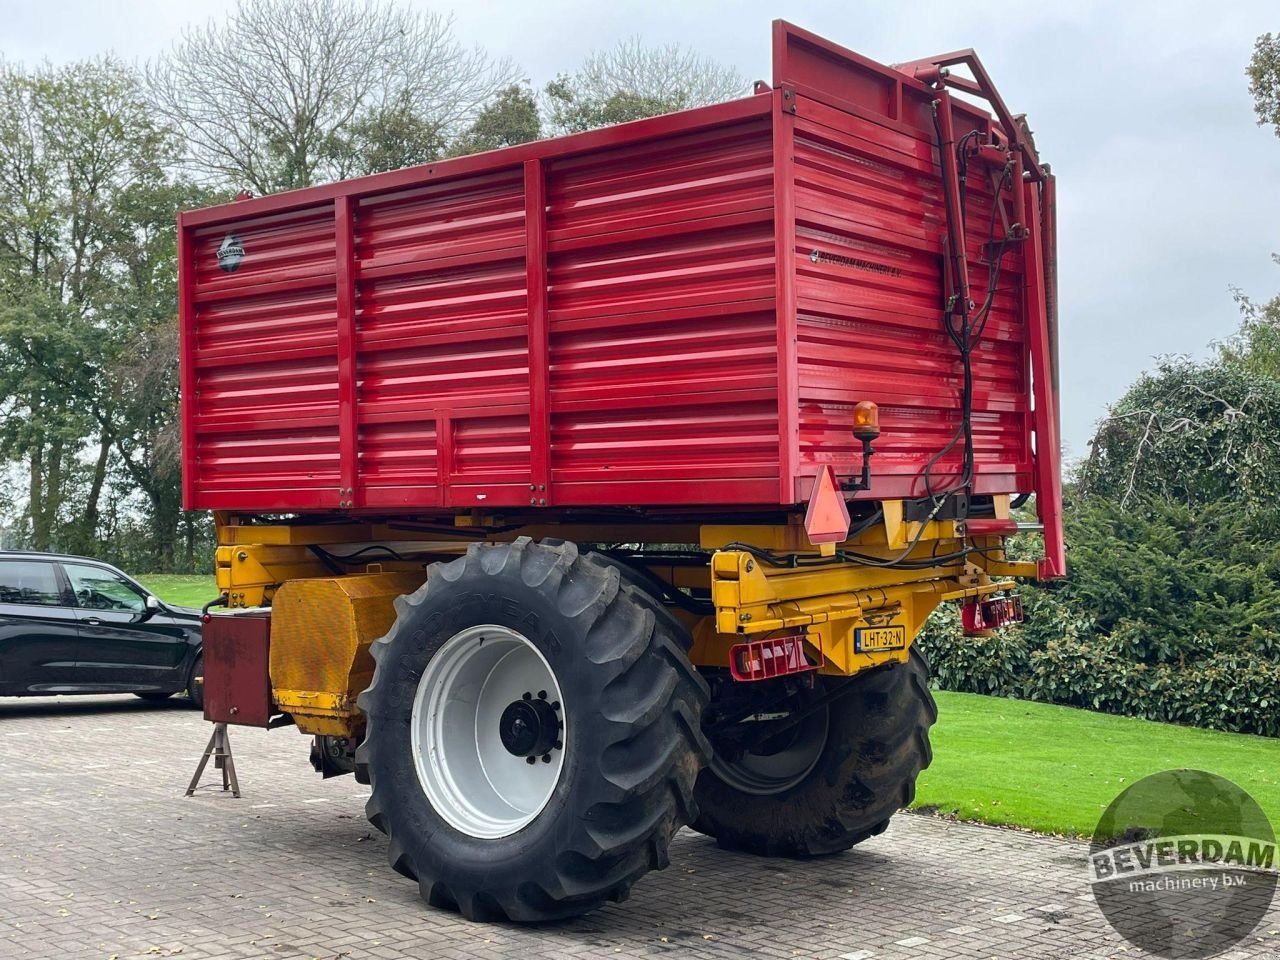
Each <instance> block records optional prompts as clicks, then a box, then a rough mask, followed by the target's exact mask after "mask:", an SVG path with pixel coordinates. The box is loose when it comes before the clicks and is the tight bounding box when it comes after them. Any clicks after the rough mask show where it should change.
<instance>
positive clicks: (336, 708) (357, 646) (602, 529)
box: [216, 497, 1036, 736]
mask: <svg viewBox="0 0 1280 960" xmlns="http://www.w3.org/2000/svg"><path fill="white" fill-rule="evenodd" d="M880 507H881V511H882V514H883V516H882V518H881V519H880V520H879V521H878V522H877V523H875V524H873V525H871V526H869V527H868V528H867V529H866V530H863V531H862V532H860V533H859V534H858V535H857V536H856V537H854V538H852V539H850V540H848V541H846V542H845V543H844V544H841V545H840V546H839V548H838V549H837V547H836V546H835V545H825V546H823V547H814V546H813V545H811V544H810V543H809V541H808V538H807V536H806V535H805V532H804V529H803V527H802V526H801V525H800V524H799V523H798V521H797V522H790V523H785V524H742V525H697V524H688V525H673V524H654V525H643V524H620V525H610V526H601V525H589V526H588V525H583V526H579V525H574V524H547V523H531V524H528V525H525V526H520V527H517V528H515V529H511V527H510V526H509V525H508V527H507V528H506V529H504V530H503V531H502V532H501V533H487V532H486V530H485V527H489V526H500V524H498V523H495V522H494V521H495V520H496V518H486V517H463V518H458V521H457V526H456V528H455V529H456V533H454V532H452V531H449V530H448V529H444V530H442V531H441V532H440V533H435V532H430V533H424V532H413V531H406V530H404V529H403V528H400V527H394V528H393V527H390V526H387V525H383V524H369V523H359V522H352V523H346V524H316V525H305V524H300V525H283V524H272V525H265V524H257V523H252V522H242V521H241V520H239V519H238V518H236V517H233V516H231V515H227V514H219V515H218V516H217V517H216V521H217V528H218V544H219V546H218V554H217V567H216V572H217V582H218V589H219V591H220V592H221V593H222V595H223V596H224V598H225V602H226V603H227V605H228V606H231V607H251V606H261V605H265V604H272V605H273V616H272V626H271V644H272V649H271V663H272V686H273V689H274V691H275V698H276V704H277V707H278V708H279V709H280V710H281V711H283V712H288V713H291V714H292V715H293V717H294V720H295V721H296V722H297V724H298V726H299V728H300V729H302V730H303V731H304V732H306V733H316V734H326V735H331V736H333V735H338V736H341V735H346V736H351V735H354V734H356V733H358V732H359V731H360V730H361V729H362V728H363V725H364V718H363V717H362V716H361V715H360V712H359V709H358V708H357V707H356V704H355V698H356V696H357V695H358V694H359V693H360V692H361V690H363V688H364V686H365V685H367V683H368V680H369V677H368V670H367V666H368V665H369V664H368V646H369V644H370V643H371V642H372V641H373V640H374V639H376V638H377V636H380V635H381V634H382V633H384V632H385V631H386V629H387V628H388V626H389V624H390V622H391V620H392V619H393V617H394V613H393V611H392V609H391V604H392V600H393V599H394V597H395V596H397V595H399V594H401V593H404V592H409V591H411V590H412V589H413V588H415V587H416V586H418V585H420V584H421V583H422V582H423V580H424V579H425V576H426V574H425V570H424V563H423V561H422V560H421V559H415V560H396V559H394V558H393V557H392V556H391V555H390V553H389V552H381V551H370V557H371V559H370V560H369V561H368V562H365V563H360V564H350V563H343V562H342V561H341V560H335V555H337V554H340V553H341V552H342V551H343V550H344V549H346V548H350V547H352V546H357V547H362V546H371V545H383V546H387V547H391V548H392V549H396V548H397V547H399V548H402V549H404V550H405V552H412V553H413V554H415V555H417V556H419V557H421V556H427V557H431V558H438V559H441V560H447V559H450V558H452V557H455V556H457V555H459V554H461V553H462V552H464V551H465V550H466V549H467V547H468V546H469V545H470V544H471V543H474V542H482V543H483V542H505V541H509V540H513V539H515V538H516V537H518V536H531V537H534V538H540V537H546V536H556V537H560V538H562V539H566V540H574V541H577V542H582V543H635V544H673V543H681V544H697V545H698V547H699V548H700V549H702V550H705V551H708V552H709V554H710V562H709V564H708V565H707V566H705V567H700V566H699V567H689V566H674V565H670V564H663V563H662V562H660V561H658V562H655V563H653V564H652V565H649V569H650V572H652V573H654V574H655V575H657V576H659V577H661V578H662V579H664V580H666V581H667V582H669V583H671V584H672V585H674V586H676V587H683V588H698V589H701V590H702V591H704V592H705V591H709V593H710V597H711V604H712V606H713V608H714V613H713V614H711V615H709V616H699V615H697V614H690V613H687V612H683V611H681V612H679V615H680V616H681V618H682V619H683V620H684V621H685V623H686V624H687V625H688V627H689V628H690V631H691V633H692V635H693V638H694V643H693V647H692V649H691V650H690V659H691V660H692V661H693V663H694V664H696V665H697V666H701V667H726V666H728V665H729V658H730V650H731V648H732V647H733V646H734V645H735V644H739V643H743V642H746V641H749V640H753V639H767V638H769V637H771V636H796V635H802V636H803V638H804V641H805V644H806V646H807V649H808V651H809V653H810V655H811V657H812V658H813V662H820V663H821V664H822V666H821V668H820V669H821V671H822V672H823V673H826V674H832V675H836V676H851V675H853V674H856V673H859V672H861V671H863V670H866V669H869V668H871V667H874V666H878V665H880V664H883V663H886V662H890V661H894V660H897V661H905V660H906V659H907V656H908V651H909V647H910V644H911V642H912V641H914V639H915V637H916V635H917V634H918V633H919V631H920V628H921V627H922V626H923V624H924V622H925V620H926V619H927V618H928V616H929V614H930V613H932V612H933V610H934V609H935V608H936V607H937V606H938V604H939V603H941V602H943V601H947V600H964V599H971V598H974V597H979V596H984V595H987V594H991V593H995V592H997V591H1000V590H1004V589H1007V588H1009V587H1011V586H1013V583H1012V582H1011V581H1010V580H1009V579H1008V578H1009V577H1014V576H1018V577H1023V576H1026V577H1033V576H1035V573H1036V565H1035V564H1034V563H1014V562H1009V561H1007V560H1006V559H1005V558H1004V552H1003V541H1002V540H1001V539H1000V538H998V537H984V538H969V539H968V540H966V539H965V538H964V537H963V536H962V535H961V533H960V531H958V530H957V524H956V523H955V522H954V521H949V520H934V521H929V522H925V523H923V524H922V523H920V522H912V521H908V520H905V519H904V517H903V504H902V503H901V502H900V501H887V502H884V503H882V504H881V505H880ZM1008 511H1009V504H1008V498H1007V497H997V498H996V515H997V517H1001V518H1007V517H1008ZM966 545H972V546H975V547H978V548H980V552H977V553H970V554H968V555H967V556H964V557H961V558H957V559H953V560H951V561H949V562H940V563H937V564H932V563H930V562H929V558H931V557H941V558H947V557H948V556H952V555H955V554H957V553H959V552H960V551H961V550H962V548H963V547H964V546H966ZM325 548H332V550H331V551H330V550H327V549H325ZM846 551H856V552H857V554H859V559H858V560H854V559H852V558H849V557H847V556H843V554H845V552H846ZM877 560H879V561H888V562H899V561H910V562H912V567H911V568H903V567H898V566H883V565H882V566H878V565H876V561H877ZM352 578H359V579H360V580H361V581H363V583H364V584H366V585H363V586H362V585H360V584H357V583H355V582H352ZM321 597H323V598H325V600H324V602H325V603H326V604H327V605H328V606H327V607H326V608H325V609H326V610H328V611H329V612H328V613H327V614H326V626H325V630H324V631H323V632H324V634H325V635H324V637H320V636H318V635H316V624H317V620H316V617H315V616H314V615H313V613H312V611H313V609H314V607H315V601H316V600H317V599H318V598H321ZM348 598H350V599H348ZM300 601H301V602H300ZM348 608H349V609H348ZM879 627H890V628H901V630H902V631H903V632H902V634H901V636H902V637H903V641H904V642H903V643H902V645H901V646H896V645H895V647H896V648H893V649H878V650H873V651H860V650H859V649H857V646H858V644H857V637H858V631H859V630H865V629H870V628H879ZM332 651H339V652H340V656H339V655H338V654H334V655H333V656H330V653H331V652H332ZM331 660H333V661H341V662H330V661H331ZM277 664H288V665H289V669H288V671H287V676H285V675H284V674H285V672H284V671H281V676H279V677H277V675H276V674H277ZM357 688H358V689H357Z"/></svg>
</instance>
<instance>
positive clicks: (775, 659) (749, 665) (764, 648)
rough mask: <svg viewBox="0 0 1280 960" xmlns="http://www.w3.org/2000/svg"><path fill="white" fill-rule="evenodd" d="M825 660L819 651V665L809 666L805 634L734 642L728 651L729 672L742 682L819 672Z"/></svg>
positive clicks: (812, 664) (810, 664)
mask: <svg viewBox="0 0 1280 960" xmlns="http://www.w3.org/2000/svg"><path fill="white" fill-rule="evenodd" d="M823 663H826V658H825V657H823V656H822V655H821V651H819V662H818V663H810V662H809V658H808V657H806V656H805V654H804V635H803V634H801V635H799V636H794V637H772V638H770V639H768V640H752V641H751V642H750V643H735V644H734V645H733V646H732V647H730V648H729V673H731V674H732V675H733V679H735V680H740V681H750V680H768V679H770V678H771V677H785V676H787V675H788V674H791V673H806V672H807V671H809V670H817V669H818V668H819V667H820V666H822V664H823Z"/></svg>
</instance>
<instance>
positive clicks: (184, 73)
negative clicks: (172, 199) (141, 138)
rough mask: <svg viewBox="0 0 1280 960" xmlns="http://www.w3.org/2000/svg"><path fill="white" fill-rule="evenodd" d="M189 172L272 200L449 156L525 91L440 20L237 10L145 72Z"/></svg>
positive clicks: (508, 68)
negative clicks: (487, 109) (446, 152)
mask: <svg viewBox="0 0 1280 960" xmlns="http://www.w3.org/2000/svg"><path fill="white" fill-rule="evenodd" d="M147 77H148V81H149V83H150V87H151V91H152V96H153V98H154V100H155V103H156V105H157V107H158V109H159V110H160V112H161V114H162V115H163V116H164V117H165V118H166V119H168V120H169V121H170V122H171V123H172V124H173V125H174V126H175V127H177V128H178V129H180V130H181V131H182V132H183V133H184V134H185V136H186V138H187V154H188V156H187V160H188V162H189V164H190V166H191V168H192V169H193V170H195V171H197V172H198V173H199V174H201V175H203V176H204V177H206V178H208V179H211V180H212V181H214V182H215V183H218V184H226V185H232V186H235V187H242V186H247V187H250V188H251V189H253V190H254V191H255V192H257V193H260V194H264V193H272V192H274V191H277V190H287V189H291V188H294V187H304V186H309V185H311V184H315V183H321V182H324V181H327V180H334V179H339V178H342V177H345V176H350V175H353V174H357V173H372V172H376V171H378V170H385V169H391V168H392V167H395V166H401V165H404V164H405V163H418V162H422V161H424V160H430V159H433V158H434V157H436V156H439V154H440V152H441V150H442V149H443V147H444V144H445V143H446V142H447V141H448V140H449V139H450V138H451V137H452V136H454V135H456V134H458V133H460V132H461V131H462V130H463V129H465V127H466V126H467V124H469V123H470V122H471V121H472V120H474V119H475V117H476V116H477V115H478V114H479V112H480V111H481V109H482V108H483V107H484V105H485V104H486V103H488V102H489V101H490V100H491V99H492V98H493V96H494V95H495V94H496V93H497V92H498V91H500V90H502V89H504V88H505V87H506V86H508V85H509V84H510V83H512V82H513V81H514V79H515V69H514V67H513V66H512V65H511V64H510V63H509V62H507V61H505V60H501V61H494V60H492V59H491V58H490V57H489V56H488V55H487V54H485V53H484V52H483V51H481V50H479V49H467V48H465V47H463V46H462V45H461V44H460V43H459V42H458V40H457V39H456V38H455V37H454V34H453V21H452V19H451V18H449V17H444V16H441V15H439V14H436V13H426V12H416V11H411V10H408V9H405V8H401V7H396V6H391V5H382V4H376V3H361V2H358V0H256V2H252V3H250V2H247V0H240V2H239V3H238V4H237V6H236V7H235V8H234V10H232V12H231V13H230V14H229V16H228V17H227V19H226V20H224V21H222V22H220V23H213V24H210V25H208V26H206V27H203V28H199V29H193V30H190V31H188V32H187V33H186V34H185V35H184V36H183V38H182V40H181V41H180V42H178V43H177V44H176V45H175V46H174V48H173V50H172V51H170V53H168V54H167V55H165V56H163V57H161V58H159V59H158V60H157V61H156V62H155V63H153V64H152V65H151V66H150V67H149V68H148V71H147Z"/></svg>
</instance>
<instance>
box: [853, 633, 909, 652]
mask: <svg viewBox="0 0 1280 960" xmlns="http://www.w3.org/2000/svg"><path fill="white" fill-rule="evenodd" d="M906 645H907V628H906V627H859V628H858V629H857V630H854V631H853V649H854V650H856V651H857V652H858V653H877V652H879V651H881V650H901V649H903V648H904V647H906Z"/></svg>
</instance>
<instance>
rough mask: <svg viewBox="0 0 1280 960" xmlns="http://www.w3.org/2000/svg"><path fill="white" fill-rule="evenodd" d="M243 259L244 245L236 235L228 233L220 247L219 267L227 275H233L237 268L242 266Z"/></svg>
mask: <svg viewBox="0 0 1280 960" xmlns="http://www.w3.org/2000/svg"><path fill="white" fill-rule="evenodd" d="M243 259H244V244H243V243H241V242H240V238H239V237H237V236H236V235H235V234H234V233H228V234H227V235H226V236H225V237H223V238H222V245H221V246H220V247H218V266H220V267H221V268H222V269H223V270H225V271H227V273H232V272H234V271H235V269H236V267H238V266H240V261H241V260H243Z"/></svg>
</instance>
